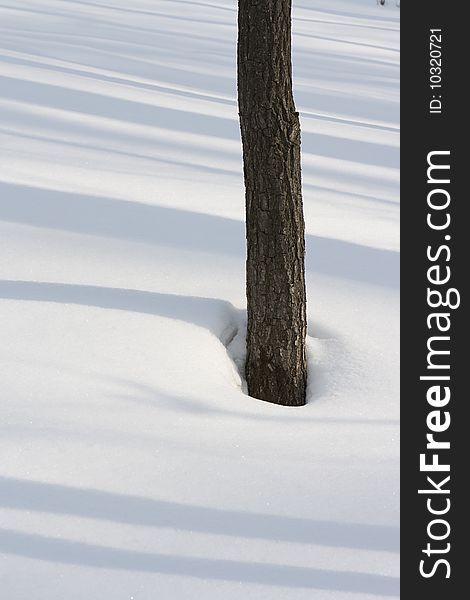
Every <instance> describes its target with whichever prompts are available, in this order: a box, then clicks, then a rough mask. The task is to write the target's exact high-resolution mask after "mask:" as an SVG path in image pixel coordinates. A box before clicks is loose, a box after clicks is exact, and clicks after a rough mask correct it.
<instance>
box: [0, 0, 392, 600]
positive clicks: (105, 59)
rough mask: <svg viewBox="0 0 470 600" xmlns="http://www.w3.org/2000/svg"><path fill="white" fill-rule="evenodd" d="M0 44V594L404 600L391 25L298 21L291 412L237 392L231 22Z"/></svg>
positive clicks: (60, 1)
mask: <svg viewBox="0 0 470 600" xmlns="http://www.w3.org/2000/svg"><path fill="white" fill-rule="evenodd" d="M0 31H1V35H0V40H1V41H0V46H1V49H0V90H1V91H0V115H1V123H0V138H1V139H0V147H1V149H2V150H1V162H0V256H1V260H0V336H1V341H2V343H1V347H0V372H1V375H0V379H1V397H0V399H1V417H0V429H1V435H0V457H1V459H0V554H1V559H0V581H1V590H2V593H1V596H2V598H3V597H5V598H8V599H9V600H32V599H33V600H46V599H47V600H64V599H66V600H84V599H87V600H103V599H106V600H155V599H156V598H158V599H160V598H163V599H167V598H172V599H173V598H175V599H177V600H186V599H188V600H189V599H191V600H192V599H193V598H198V597H200V598H203V599H204V600H212V599H214V600H215V599H217V600H220V599H221V598H224V599H226V600H238V599H239V598H240V597H242V596H243V597H248V598H250V599H257V600H258V599H266V600H267V599H269V600H281V599H282V600H307V599H308V600H311V599H313V600H346V599H350V600H354V599H357V600H359V599H360V600H368V599H375V600H377V599H380V598H390V597H398V508H399V506H398V497H399V496H398V486H399V472H398V451H399V447H398V418H399V415H398V316H399V312H398V311H399V307H398V266H399V254H398V250H399V246H398V242H399V228H398V218H399V208H398V181H399V171H398V168H399V165H398V155H399V153H398V147H399V115H398V109H399V48H398V43H399V9H398V8H396V7H395V5H394V3H387V4H386V5H385V6H384V7H379V6H377V5H376V3H375V1H374V0H354V1H352V0H349V1H346V0H344V1H343V0H328V1H327V0H296V1H295V2H294V79H295V95H296V102H297V106H298V108H299V110H300V113H301V120H302V130H303V138H302V148H303V177H304V202H305V214H306V227H307V249H308V255H307V284H308V294H309V304H308V312H309V340H308V343H309V369H310V371H309V375H310V378H309V403H308V405H307V406H306V407H303V408H296V409H294V408H283V407H278V406H273V405H269V404H267V403H263V402H260V401H257V400H254V399H252V398H249V397H248V396H247V395H246V394H245V392H244V384H243V380H242V378H241V376H240V373H241V372H242V370H241V366H242V362H243V348H244V339H243V331H244V320H245V317H244V309H245V296H244V252H245V250H244V243H245V240H244V224H243V219H244V205H243V182H242V176H241V150H240V141H239V130H238V122H237V106H236V82H235V53H236V3H235V2H233V1H229V0H211V1H207V2H206V0H198V1H196V0H194V1H192V0H191V1H190V0H171V1H170V0H133V1H132V2H131V3H130V2H128V1H125V0H113V1H111V0H99V1H98V0H97V1H94V0H93V1H91V0H90V1H86V2H85V1H79V0H77V1H71V0H21V2H18V1H17V0H4V2H3V3H2V6H1V7H0Z"/></svg>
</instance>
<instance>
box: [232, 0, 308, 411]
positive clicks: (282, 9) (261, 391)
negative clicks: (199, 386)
mask: <svg viewBox="0 0 470 600" xmlns="http://www.w3.org/2000/svg"><path fill="white" fill-rule="evenodd" d="M238 104H239V114H240V129H241V136H242V143H243V163H244V176H245V192H246V237H247V300H248V331H247V359H246V379H247V383H248V393H249V394H250V396H254V397H255V398H260V399H262V400H267V401H269V402H275V403H276V404H284V405H287V406H299V405H302V404H305V391H306V380H307V365H306V352H305V336H306V315H305V312H306V295H305V267H304V255H305V233H304V228H305V227H304V217H303V209H302V188H301V173H300V124H299V114H298V113H297V112H296V110H295V105H294V99H293V94H292V64H291V0H239V3H238Z"/></svg>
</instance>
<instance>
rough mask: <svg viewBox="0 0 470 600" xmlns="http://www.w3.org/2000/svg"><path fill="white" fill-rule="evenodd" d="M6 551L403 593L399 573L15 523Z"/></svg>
mask: <svg viewBox="0 0 470 600" xmlns="http://www.w3.org/2000/svg"><path fill="white" fill-rule="evenodd" d="M0 551H2V552H4V553H6V554H13V555H18V556H24V557H27V558H31V559H36V560H43V561H50V562H54V563H61V564H67V565H70V564H72V565H80V566H86V567H92V568H94V569H96V568H101V569H118V570H121V569H123V570H127V571H142V572H148V573H163V574H165V575H182V576H185V577H195V578H198V579H206V580H214V579H215V580H222V581H236V582H238V583H241V582H244V583H255V584H262V585H270V586H282V587H288V588H311V589H322V590H337V591H347V592H357V593H363V594H374V595H379V596H398V578H396V577H389V576H384V575H370V574H367V573H355V572H345V571H329V570H322V569H310V568H307V567H292V566H286V565H277V564H272V563H256V562H242V561H236V560H222V559H208V558H198V557H193V556H174V555H170V554H157V553H150V552H138V551H132V550H122V549H120V548H111V547H108V546H98V545H95V544H86V543H83V542H74V541H69V540H64V539H57V538H52V537H46V536H42V535H37V534H27V533H21V532H18V531H12V530H9V529H0Z"/></svg>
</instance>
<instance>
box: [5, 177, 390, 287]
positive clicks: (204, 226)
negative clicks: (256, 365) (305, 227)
mask: <svg viewBox="0 0 470 600" xmlns="http://www.w3.org/2000/svg"><path fill="white" fill-rule="evenodd" d="M0 219H2V220H4V221H8V222H14V223H23V224H27V225H32V226H34V227H44V228H50V229H58V230H61V231H72V232H74V233H80V234H87V235H95V236H103V237H111V238H115V239H123V240H127V241H132V242H140V243H146V244H156V245H163V246H170V247H177V248H181V249H186V250H198V251H203V252H209V253H213V254H222V255H224V254H225V255H228V256H236V257H238V258H239V259H240V260H244V258H245V226H244V223H243V222H242V221H237V220H235V219H229V218H225V217H218V216H214V215H207V214H201V213H195V212H191V211H186V210H177V209H172V208H165V207H161V206H153V205H148V204H143V203H140V202H129V201H126V200H117V199H114V198H105V197H95V196H87V195H84V194H77V193H68V192H61V191H53V190H47V189H42V188H35V187H30V186H25V185H16V184H10V183H4V182H2V183H0ZM306 244H307V261H306V267H307V271H313V272H315V273H322V274H326V275H328V276H331V277H337V278H341V279H346V280H350V281H360V282H366V283H371V284H376V285H382V286H385V287H392V288H395V287H398V285H399V254H398V253H397V252H394V251H390V250H381V249H378V248H371V247H366V246H362V245H359V244H353V243H351V242H344V241H340V240H334V239H329V238H322V237H318V236H312V235H307V236H306Z"/></svg>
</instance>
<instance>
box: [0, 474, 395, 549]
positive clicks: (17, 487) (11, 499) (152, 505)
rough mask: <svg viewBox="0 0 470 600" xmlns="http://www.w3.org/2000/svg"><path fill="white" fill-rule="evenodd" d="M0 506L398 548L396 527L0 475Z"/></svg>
mask: <svg viewBox="0 0 470 600" xmlns="http://www.w3.org/2000/svg"><path fill="white" fill-rule="evenodd" d="M0 506H1V507H4V508H9V509H12V510H28V511H39V512H45V513H52V514H61V515H74V516H77V517H84V518H91V519H102V520H104V521H111V522H114V523H124V524H130V525H142V526H147V527H163V528H168V529H177V530H184V531H197V532H199V533H208V534H216V535H226V536H234V537H244V538H249V539H265V540H278V541H284V542H292V543H299V544H316V545H324V546H333V547H343V548H355V549H360V550H374V551H385V552H398V550H399V531H398V528H396V527H391V526H383V525H367V524H357V523H340V522H336V521H316V520H311V519H305V518H297V517H286V516H277V515H268V514H262V513H249V512H242V511H236V510H223V509H219V508H207V507H203V506H196V505H191V504H182V503H177V502H168V501H164V500H156V499H153V498H144V497H140V496H131V495H127V494H116V493H111V492H104V491H100V490H95V489H84V488H77V487H71V486H65V485H57V484H51V483H42V482H36V481H27V480H22V479H15V478H9V477H0Z"/></svg>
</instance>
